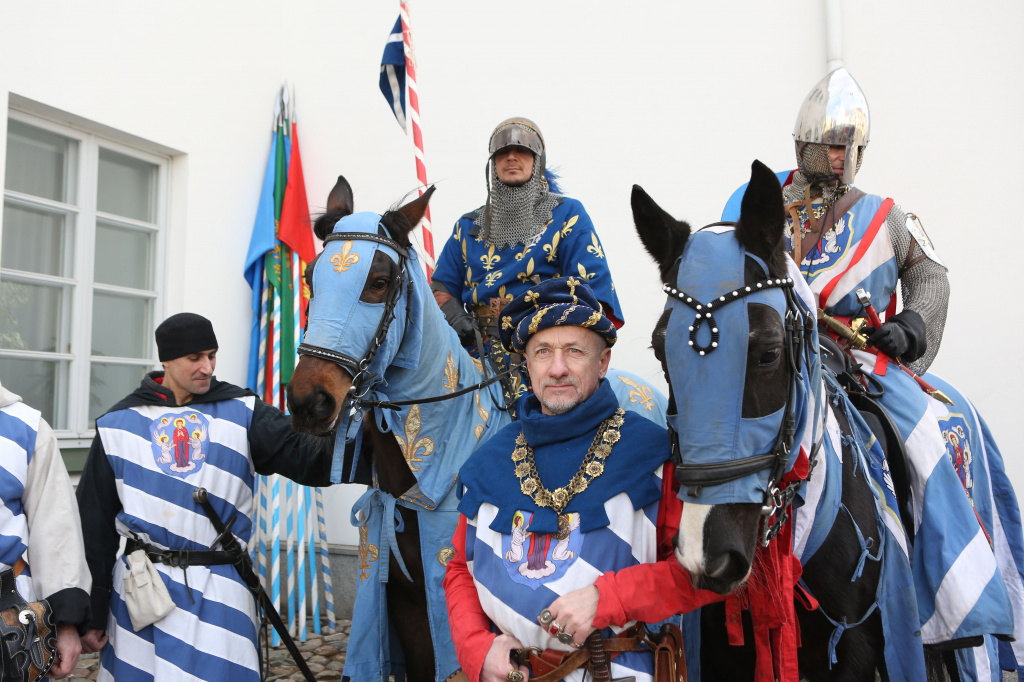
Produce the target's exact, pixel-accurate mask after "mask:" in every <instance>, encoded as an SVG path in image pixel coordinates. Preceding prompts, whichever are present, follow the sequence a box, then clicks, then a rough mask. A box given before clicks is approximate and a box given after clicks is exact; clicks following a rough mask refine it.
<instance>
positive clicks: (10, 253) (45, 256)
mask: <svg viewBox="0 0 1024 682" xmlns="http://www.w3.org/2000/svg"><path fill="white" fill-rule="evenodd" d="M69 234H70V230H69V229H68V216H67V215H65V214H63V213H53V212H51V211H47V210H45V209H39V208H26V207H24V206H15V205H12V204H4V236H3V247H2V249H0V266H2V267H5V268H11V269H12V270H26V271H28V272H38V273H39V274H42V275H55V276H57V277H71V272H70V269H71V264H70V262H68V259H67V258H65V253H67V252H68V251H70V249H66V248H65V247H66V241H65V236H66V235H69Z"/></svg>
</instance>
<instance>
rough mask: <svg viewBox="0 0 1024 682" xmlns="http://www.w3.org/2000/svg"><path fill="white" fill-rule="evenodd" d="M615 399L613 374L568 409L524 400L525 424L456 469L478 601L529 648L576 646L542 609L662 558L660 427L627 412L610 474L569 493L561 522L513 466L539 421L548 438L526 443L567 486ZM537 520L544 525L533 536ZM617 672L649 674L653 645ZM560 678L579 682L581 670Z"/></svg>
mask: <svg viewBox="0 0 1024 682" xmlns="http://www.w3.org/2000/svg"><path fill="white" fill-rule="evenodd" d="M616 403H617V398H616V397H615V395H614V392H613V391H612V390H611V388H610V386H609V385H608V381H607V380H604V381H602V382H601V385H600V387H599V388H598V391H597V392H596V393H595V394H594V395H593V396H592V397H591V398H590V399H588V400H587V401H586V402H584V403H583V404H581V405H579V406H577V407H576V408H574V409H573V410H571V411H570V412H567V413H565V414H564V415H555V416H548V415H540V414H539V404H538V403H537V401H536V398H534V397H532V396H531V397H529V398H526V399H523V400H520V402H519V412H520V415H521V419H522V420H523V421H521V422H514V423H513V424H510V425H509V426H506V427H505V428H504V429H502V430H501V431H499V432H498V433H497V434H496V435H495V436H494V438H493V439H492V440H490V441H488V442H487V443H486V444H484V446H482V447H481V449H480V450H478V451H477V452H476V453H474V455H473V458H471V459H470V462H469V463H468V464H467V465H466V466H464V467H463V469H462V471H461V472H460V481H461V482H462V483H463V485H464V486H465V489H464V491H463V495H462V502H461V503H460V506H459V510H460V511H461V512H462V513H463V514H464V515H465V516H466V518H467V526H466V566H467V569H468V570H469V572H470V574H471V575H472V576H473V581H474V583H475V585H476V588H477V594H478V596H479V599H480V605H481V606H482V607H483V610H484V612H485V613H487V615H488V617H489V618H490V619H491V621H492V622H493V623H494V624H495V625H496V626H497V628H498V630H499V631H501V632H502V633H506V634H511V635H513V636H515V637H516V638H518V639H519V641H520V642H522V643H523V646H527V647H531V646H535V647H539V648H541V649H559V650H562V651H571V650H572V647H571V646H567V645H564V644H561V643H560V642H558V640H557V639H554V638H552V637H551V636H550V635H549V634H548V633H547V632H546V631H545V630H544V629H543V628H542V627H541V626H540V625H539V624H538V622H537V616H538V615H539V614H540V612H541V611H543V610H544V609H546V608H547V607H548V606H550V605H551V603H552V602H553V601H554V600H555V599H557V598H558V597H559V596H561V595H563V594H566V593H568V592H571V591H573V590H576V589H579V588H582V587H586V586H588V585H593V584H594V581H595V580H596V579H597V578H598V577H599V576H601V575H602V574H603V573H605V572H607V571H618V570H621V569H623V568H626V567H628V566H632V565H635V564H640V563H653V562H655V561H657V559H658V557H657V527H656V524H657V520H658V505H659V504H660V501H661V485H662V478H661V476H662V470H663V466H664V459H665V456H666V453H667V448H668V436H667V432H666V431H665V430H664V429H663V428H662V427H659V426H656V425H655V424H654V423H652V422H650V421H648V420H647V419H645V418H643V417H640V416H639V415H637V414H635V413H633V412H627V413H626V417H625V423H624V424H623V425H622V427H621V439H620V440H619V441H618V443H617V444H616V446H615V447H614V449H613V451H612V453H611V455H610V456H609V457H608V459H606V460H605V471H604V473H603V474H601V476H599V477H598V478H595V479H593V480H592V481H591V482H590V484H589V485H588V487H587V488H586V490H584V491H583V492H582V493H579V494H577V495H576V496H575V497H573V498H572V500H571V501H570V502H569V505H568V506H567V507H566V509H565V510H564V511H563V512H562V514H561V515H560V516H558V517H557V520H556V517H555V514H554V512H553V511H552V510H551V509H550V508H543V509H539V508H537V507H536V506H535V505H534V503H533V501H532V500H531V499H530V498H529V497H527V496H525V495H524V494H523V493H522V492H521V491H520V487H519V481H518V480H517V479H516V477H515V475H514V473H513V469H514V466H513V462H512V460H511V454H512V451H513V449H514V447H515V446H514V439H515V437H516V436H517V435H518V434H519V432H520V426H522V427H523V429H524V432H525V433H526V434H527V438H528V439H529V438H530V437H531V434H532V435H533V436H537V435H538V433H537V429H538V428H541V429H543V430H544V431H546V432H547V433H548V434H549V436H548V438H549V439H548V441H547V442H546V443H545V442H543V441H540V440H539V439H538V441H539V442H538V441H531V442H530V445H531V446H532V447H534V449H535V451H536V459H537V466H538V469H539V472H540V474H541V477H542V479H541V480H544V478H543V477H544V476H545V475H548V474H551V473H552V472H553V471H555V470H558V469H561V474H562V475H560V476H554V477H551V476H549V477H550V478H552V484H550V485H549V489H553V488H555V487H558V485H564V484H565V482H566V481H568V480H569V478H571V476H572V474H573V473H575V471H576V470H577V469H578V467H579V466H580V462H581V461H582V460H583V457H584V454H585V453H586V451H587V446H588V445H590V443H591V442H592V440H593V437H594V434H595V433H596V430H597V429H596V426H597V425H598V424H599V423H600V421H601V418H602V415H603V416H605V417H607V416H610V415H611V413H612V412H613V411H614V410H615V407H616V406H617V405H616ZM534 422H537V423H536V424H534ZM531 424H534V425H533V426H532V427H531ZM579 424H586V428H579V427H578V425H579ZM531 428H532V429H533V430H532V431H531ZM535 443H536V445H535ZM659 444H661V445H662V447H658V445H659ZM556 460H557V462H556ZM659 460H660V461H659ZM552 465H554V468H552ZM556 480H557V481H558V484H556V483H554V481H556ZM601 500H604V502H603V504H602V502H601ZM602 517H605V518H602ZM556 525H557V527H556ZM549 526H550V527H549ZM538 527H540V528H542V529H543V530H541V531H539V532H537V533H536V534H533V533H530V529H531V528H538ZM674 622H676V623H678V622H679V619H678V618H675V619H674ZM632 624H633V623H632V622H630V623H626V624H624V625H623V626H622V627H611V628H605V629H604V630H603V631H602V636H603V637H613V636H614V635H615V634H616V633H618V632H621V631H622V630H623V629H624V628H626V627H629V626H630V625H632ZM611 669H612V677H614V678H619V677H626V676H630V675H635V676H636V679H637V680H638V681H642V680H650V679H652V677H651V676H652V673H653V657H652V656H651V654H650V653H649V652H627V653H623V654H620V655H619V656H618V657H616V658H615V659H614V660H613V661H612V662H611ZM564 679H566V680H571V681H573V682H578V681H580V680H582V679H583V671H581V670H577V671H575V672H573V673H571V674H570V675H568V676H566V677H565V678H564Z"/></svg>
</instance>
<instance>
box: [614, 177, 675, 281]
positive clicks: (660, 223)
mask: <svg viewBox="0 0 1024 682" xmlns="http://www.w3.org/2000/svg"><path fill="white" fill-rule="evenodd" d="M629 203H630V204H631V205H632V206H633V222H634V223H635V224H636V233H637V234H638V235H640V241H641V242H642V243H643V245H644V248H645V249H647V253H649V254H651V257H652V258H654V261H655V262H656V263H657V264H658V267H659V268H660V269H661V279H662V281H664V280H665V273H666V272H668V269H669V268H671V267H672V264H673V263H675V262H676V259H677V258H679V256H680V254H682V253H683V247H684V246H686V240H687V239H689V238H690V224H689V223H687V222H684V221H681V220H676V219H675V218H673V217H672V216H670V215H669V214H668V213H666V212H665V211H664V210H663V209H662V208H661V207H660V206H658V204H656V203H655V202H654V199H652V198H651V197H650V195H649V194H647V192H645V191H644V190H643V188H642V187H640V185H633V194H632V195H631V196H630V200H629Z"/></svg>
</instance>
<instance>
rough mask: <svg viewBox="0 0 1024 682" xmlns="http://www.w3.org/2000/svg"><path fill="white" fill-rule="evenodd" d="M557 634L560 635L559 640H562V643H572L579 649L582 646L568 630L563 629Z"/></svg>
mask: <svg viewBox="0 0 1024 682" xmlns="http://www.w3.org/2000/svg"><path fill="white" fill-rule="evenodd" d="M557 636H558V641H559V642H561V643H562V644H567V645H568V644H572V645H574V646H575V647H576V648H577V649H579V648H580V645H579V644H576V638H575V637H573V636H572V635H570V634H569V633H568V632H565V631H564V630H563V631H562V632H559V633H558V635H557Z"/></svg>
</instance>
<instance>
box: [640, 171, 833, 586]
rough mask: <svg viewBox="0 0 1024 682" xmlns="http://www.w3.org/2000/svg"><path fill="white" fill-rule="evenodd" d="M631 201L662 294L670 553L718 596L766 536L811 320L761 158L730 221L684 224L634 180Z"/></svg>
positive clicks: (802, 378)
mask: <svg viewBox="0 0 1024 682" xmlns="http://www.w3.org/2000/svg"><path fill="white" fill-rule="evenodd" d="M632 205H633V217H634V220H635V222H636V228H637V232H638V233H639V235H640V239H641V241H642V242H643V244H644V247H645V248H646V249H647V251H648V252H649V253H650V254H651V255H652V256H653V257H654V259H655V261H657V263H658V266H659V268H660V271H661V278H662V281H663V284H664V290H665V292H666V294H667V295H668V303H667V304H666V309H665V312H664V314H663V315H662V316H661V319H660V320H659V321H658V325H657V327H656V329H655V331H654V336H653V347H654V351H655V355H656V356H657V357H658V359H659V361H660V362H661V363H662V368H663V370H664V371H665V374H666V378H667V380H668V382H669V387H670V405H669V412H670V415H669V417H668V421H669V426H670V427H671V428H672V431H673V455H674V457H676V465H677V467H676V476H677V478H678V479H679V480H680V482H681V483H682V489H681V490H680V497H681V498H682V499H683V502H684V505H683V514H682V518H681V520H680V527H679V535H678V538H677V541H676V550H675V551H676V558H677V559H678V560H679V562H680V564H682V566H683V568H685V569H686V570H687V571H688V572H689V573H690V575H691V577H692V580H693V582H694V584H695V585H696V586H697V587H700V588H703V589H709V590H713V591H715V592H718V593H720V594H725V593H728V592H731V591H733V590H734V589H736V588H737V587H738V586H740V585H741V584H743V582H744V581H745V580H746V579H747V577H748V576H749V574H750V572H751V567H752V565H753V561H754V555H755V550H756V548H757V546H758V544H759V542H762V543H763V542H767V541H768V537H769V536H770V533H769V532H768V530H767V526H768V525H769V521H770V520H771V519H772V515H773V513H774V511H775V509H774V507H775V505H774V504H773V500H778V499H779V488H780V486H782V485H783V477H784V475H785V474H786V472H789V471H790V470H791V469H792V467H793V465H794V462H795V461H796V459H797V454H798V453H799V450H800V447H799V442H800V437H801V434H802V432H803V425H804V421H805V419H806V413H807V409H806V401H807V394H808V392H809V390H810V389H809V387H810V386H811V385H812V384H811V383H810V380H809V376H808V374H809V372H808V371H806V369H807V368H806V367H805V366H804V364H803V363H804V358H805V354H806V353H809V352H810V346H811V344H812V343H815V341H812V336H813V333H814V329H813V326H814V323H813V319H812V317H811V316H810V314H809V313H808V311H807V309H806V307H801V306H800V305H799V304H798V303H797V300H796V296H795V294H794V291H793V288H794V286H796V284H795V281H794V278H793V277H792V275H791V273H790V271H789V270H788V265H787V262H788V259H787V258H786V256H785V252H784V250H783V241H782V236H783V226H784V213H783V203H782V192H781V189H780V187H779V181H778V179H777V178H776V177H775V175H774V174H773V173H772V172H771V170H769V169H768V168H767V167H766V166H765V165H764V164H762V163H760V162H758V161H755V162H754V164H753V167H752V172H751V179H750V184H749V186H748V189H747V191H746V194H745V196H744V198H743V204H742V214H741V217H740V220H739V222H738V223H737V224H736V225H735V227H734V226H733V224H731V223H729V224H724V223H723V224H714V225H709V226H707V227H706V228H703V229H702V230H699V231H697V232H692V230H691V228H690V226H689V225H688V224H687V223H685V222H681V221H677V220H675V219H674V218H673V217H672V216H670V215H669V214H668V213H666V212H665V211H664V210H662V209H661V208H660V207H659V206H658V205H657V204H656V203H655V202H654V200H653V199H651V198H650V196H648V195H647V194H646V193H645V192H644V191H643V190H642V189H641V188H640V187H638V186H634V187H633V195H632ZM797 278H798V277H797ZM800 284H802V281H801V282H800ZM787 327H788V328H789V333H787ZM819 381H820V379H819ZM794 438H795V440H796V446H794Z"/></svg>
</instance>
